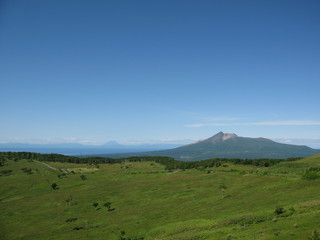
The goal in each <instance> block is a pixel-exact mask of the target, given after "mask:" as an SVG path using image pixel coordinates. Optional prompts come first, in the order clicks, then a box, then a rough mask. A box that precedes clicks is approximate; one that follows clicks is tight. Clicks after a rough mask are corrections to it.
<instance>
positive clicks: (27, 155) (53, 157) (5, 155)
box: [0, 152, 301, 170]
mask: <svg viewBox="0 0 320 240" xmlns="http://www.w3.org/2000/svg"><path fill="white" fill-rule="evenodd" d="M7 159H8V160H14V161H18V160H20V159H27V160H38V161H49V162H62V163H77V164H80V163H83V164H92V165H98V164H106V163H108V164H116V163H123V162H143V161H149V162H156V163H159V164H161V165H164V166H165V168H166V170H174V169H190V168H210V167H219V166H221V165H224V164H225V163H233V164H240V165H254V166H264V167H268V166H272V165H275V164H277V163H279V162H282V161H295V160H298V159H301V158H288V159H237V158H236V159H225V158H213V159H207V160H202V161H188V162H184V161H178V160H175V159H173V158H171V157H166V156H146V157H127V158H117V159H115V158H103V157H75V156H66V155H61V154H41V153H34V152H0V162H1V165H4V164H5V161H6V160H7Z"/></svg>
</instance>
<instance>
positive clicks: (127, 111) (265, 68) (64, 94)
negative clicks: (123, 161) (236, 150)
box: [0, 0, 320, 148]
mask: <svg viewBox="0 0 320 240" xmlns="http://www.w3.org/2000/svg"><path fill="white" fill-rule="evenodd" d="M319 12H320V2H319V1H317V0H307V1H302V0H293V1H289V0H287V1H275V0H271V1H265V2H261V1H259V2H257V1H253V0H251V1H248V0H245V1H235V0H232V1H201V2H196V1H146V0H145V1H134V2H133V1H128V0H126V1H121V2H120V1H93V2H88V1H82V0H79V1H75V0H70V1H40V0H30V1H28V2H26V1H21V0H18V1H6V0H4V1H1V3H0V36H1V37H0V52H1V55H0V66H1V67H0V83H1V87H2V93H1V94H0V111H1V118H0V143H4V142H31V143H32V142H40V143H41V142H42V143H52V142H74V143H84V144H103V143H105V142H108V141H117V142H120V143H152V142H154V143H161V142H163V143H170V142H172V143H179V142H186V141H190V140H199V139H206V138H208V137H210V136H212V135H213V134H215V133H217V132H219V131H223V132H226V133H236V134H237V135H239V136H245V137H265V138H269V139H273V140H278V141H283V142H287V143H293V144H296V143H297V142H299V141H300V142H301V141H302V142H303V143H302V144H305V145H308V146H311V147H314V148H316V147H317V146H318V148H320V143H319V142H320V140H319V139H320V111H319V105H320V95H319V89H320V45H319V42H320V28H319V27H318V26H319V22H320V14H319ZM306 143H308V144H306Z"/></svg>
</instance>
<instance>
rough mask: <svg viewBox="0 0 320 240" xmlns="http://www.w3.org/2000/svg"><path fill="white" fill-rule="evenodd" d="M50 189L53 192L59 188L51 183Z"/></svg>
mask: <svg viewBox="0 0 320 240" xmlns="http://www.w3.org/2000/svg"><path fill="white" fill-rule="evenodd" d="M51 188H52V189H53V190H57V189H59V188H58V184H56V183H52V184H51Z"/></svg>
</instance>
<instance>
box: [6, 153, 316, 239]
mask: <svg viewBox="0 0 320 240" xmlns="http://www.w3.org/2000/svg"><path fill="white" fill-rule="evenodd" d="M47 163H48V164H49V165H51V166H53V167H54V168H57V169H69V170H73V171H75V173H66V176H63V177H61V176H60V178H59V177H58V175H60V174H61V172H59V171H54V170H52V169H49V168H47V167H46V166H45V165H43V164H41V163H39V162H35V161H27V160H18V161H13V160H8V161H6V162H5V165H4V166H3V167H1V168H0V170H1V172H2V173H3V170H12V173H11V174H9V175H7V176H6V175H2V176H1V177H0V194H1V195H0V196H1V197H0V198H1V199H0V208H1V214H0V221H1V224H0V231H1V239H5V240H6V239H8V240H9V239H10V240H16V239H25V240H28V239H30V240H31V239H32V240H38V239H39V240H40V239H41V240H43V239H47V240H58V239H65V240H69V239H70V240H71V239H72V240H73V239H78V240H82V239H96V240H100V239H101V240H102V239H103V240H104V239H109V240H120V239H122V240H123V239H124V238H125V239H127V240H128V239H131V240H134V239H135V240H137V239H145V240H155V239H158V240H160V239H161V240H169V239H172V240H194V239H217V240H221V239H270V240H271V239H281V240H286V239H292V240H296V239H308V237H311V236H312V232H313V231H315V230H316V231H318V232H320V221H319V219H320V191H319V189H320V178H319V179H316V180H312V181H311V180H304V179H302V176H303V174H304V172H305V170H306V169H308V168H310V167H317V166H319V164H320V155H318V156H313V157H310V158H306V159H302V160H299V161H295V162H281V163H279V164H277V165H274V166H273V167H270V168H265V167H255V166H244V165H232V164H228V166H226V165H224V166H220V167H214V168H210V169H190V170H186V171H182V170H178V171H173V172H172V171H166V170H164V167H163V166H161V165H158V164H156V163H152V162H135V163H131V162H126V163H122V164H100V166H99V168H97V167H93V166H88V165H86V164H71V163H58V162H47ZM23 168H31V169H32V172H33V173H32V174H28V173H27V172H25V171H22V170H21V169H23ZM81 175H85V176H86V177H87V179H86V180H82V179H81V177H80V176H81ZM53 182H55V183H57V185H58V187H59V189H57V190H53V189H51V187H50V186H51V184H52V183H53ZM221 186H225V190H222V188H221ZM70 197H71V198H70ZM67 199H72V200H71V201H70V203H67V202H66V200H67ZM106 202H110V203H111V206H112V208H115V210H113V211H108V209H107V207H105V206H103V205H104V203H106ZM93 203H98V207H94V206H93ZM278 206H279V207H283V210H284V213H282V214H278V215H277V214H275V213H274V211H275V209H276V208H277V207H278ZM99 208H100V209H99ZM75 218H76V220H74V221H71V220H70V219H75ZM68 219H69V220H70V222H67V220H68ZM77 229H78V230H77ZM122 230H124V231H125V232H126V233H125V234H122V235H121V231H122Z"/></svg>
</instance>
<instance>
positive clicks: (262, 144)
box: [99, 132, 320, 161]
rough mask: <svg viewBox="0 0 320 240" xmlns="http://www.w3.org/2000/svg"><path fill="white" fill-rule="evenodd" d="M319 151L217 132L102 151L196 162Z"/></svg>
mask: <svg viewBox="0 0 320 240" xmlns="http://www.w3.org/2000/svg"><path fill="white" fill-rule="evenodd" d="M317 153H320V150H315V149H312V148H310V147H307V146H298V145H291V144H283V143H277V142H274V141H272V140H270V139H266V138H248V137H239V136H237V135H236V134H234V133H223V132H219V133H217V134H215V135H214V136H212V137H210V138H208V139H205V140H203V141H198V142H196V143H192V144H188V145H184V146H181V147H177V148H174V149H169V150H162V151H151V152H140V153H127V154H103V155H99V156H103V157H119V158H120V157H129V156H169V157H173V158H175V159H176V160H182V161H198V160H203V159H209V158H241V159H258V158H272V159H276V158H290V157H307V156H311V155H314V154H317Z"/></svg>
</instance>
